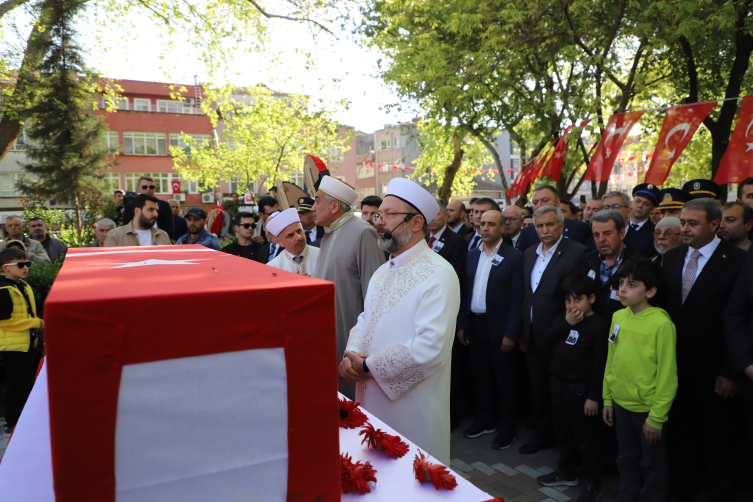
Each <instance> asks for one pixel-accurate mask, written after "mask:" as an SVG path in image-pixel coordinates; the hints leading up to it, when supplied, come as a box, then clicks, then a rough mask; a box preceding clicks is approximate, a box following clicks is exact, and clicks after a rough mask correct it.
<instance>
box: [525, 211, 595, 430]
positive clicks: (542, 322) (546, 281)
mask: <svg viewBox="0 0 753 502" xmlns="http://www.w3.org/2000/svg"><path fill="white" fill-rule="evenodd" d="M565 221H570V220H565ZM528 228H532V227H526V228H525V229H524V230H527V229H528ZM536 249H537V248H536V247H529V248H528V249H526V250H525V252H524V253H523V284H524V287H525V288H524V289H525V297H524V299H523V337H524V340H525V346H526V360H527V362H528V373H529V375H530V377H531V393H532V395H533V417H534V422H535V427H536V433H535V436H534V438H535V439H537V440H539V441H549V440H551V439H553V438H554V432H553V430H552V400H551V397H550V387H549V379H550V378H551V374H550V371H549V357H550V356H549V354H548V351H547V350H546V333H547V331H548V330H549V328H550V327H551V326H552V324H554V321H555V320H556V319H557V317H559V315H560V314H561V313H562V312H563V311H564V310H565V297H564V295H563V293H562V288H561V286H562V281H563V280H564V279H565V278H566V277H567V276H569V275H571V274H574V273H576V272H577V271H578V266H579V263H580V259H581V257H582V256H583V254H585V253H586V252H587V251H588V249H587V248H586V247H585V246H583V245H582V244H580V243H578V242H576V241H574V240H572V239H565V238H564V237H563V238H562V240H560V243H559V245H558V246H557V249H556V250H555V251H554V255H553V256H552V257H551V259H550V260H549V263H548V264H547V267H546V269H545V270H544V273H543V274H542V276H541V280H540V281H539V285H538V287H537V288H536V292H534V291H533V288H532V285H531V274H532V272H533V268H534V265H535V263H536V259H537V258H538V254H536ZM531 308H533V316H534V317H533V318H534V319H535V322H533V323H532V322H531Z"/></svg>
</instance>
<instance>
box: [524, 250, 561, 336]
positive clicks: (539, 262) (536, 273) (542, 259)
mask: <svg viewBox="0 0 753 502" xmlns="http://www.w3.org/2000/svg"><path fill="white" fill-rule="evenodd" d="M563 237H564V235H563V236H560V238H559V239H558V240H557V242H555V243H554V246H552V247H550V248H549V250H548V251H547V252H546V253H544V251H543V249H544V243H543V242H540V243H539V247H537V248H536V254H537V255H538V256H537V257H536V262H535V263H534V264H533V270H532V271H531V291H533V292H534V293H535V292H536V288H538V287H539V283H540V282H541V278H542V277H543V275H544V271H545V270H546V267H547V265H549V262H550V261H551V260H552V256H554V252H555V251H556V250H557V247H558V246H559V245H560V242H562V239H563ZM531 322H533V306H531Z"/></svg>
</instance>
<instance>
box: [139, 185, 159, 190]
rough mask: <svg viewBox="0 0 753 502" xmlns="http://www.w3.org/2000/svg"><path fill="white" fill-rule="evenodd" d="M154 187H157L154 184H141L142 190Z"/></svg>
mask: <svg viewBox="0 0 753 502" xmlns="http://www.w3.org/2000/svg"><path fill="white" fill-rule="evenodd" d="M155 188H157V187H156V186H155V185H141V189H142V190H147V189H148V190H154V189H155Z"/></svg>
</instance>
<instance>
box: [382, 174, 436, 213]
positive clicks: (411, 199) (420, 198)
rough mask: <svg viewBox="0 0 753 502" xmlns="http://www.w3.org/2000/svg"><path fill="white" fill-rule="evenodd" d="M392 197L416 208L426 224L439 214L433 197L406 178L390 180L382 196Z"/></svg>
mask: <svg viewBox="0 0 753 502" xmlns="http://www.w3.org/2000/svg"><path fill="white" fill-rule="evenodd" d="M388 195H392V196H393V197H397V198H398V199H402V200H404V201H405V202H408V203H410V204H412V205H414V206H415V207H416V209H418V211H419V212H420V213H421V216H423V217H424V219H425V220H426V223H429V222H431V221H432V220H434V218H436V217H437V215H438V214H439V204H437V201H435V200H434V197H432V195H431V194H430V193H429V192H428V191H427V190H426V189H425V188H424V187H422V186H421V185H419V184H418V183H416V182H414V181H411V180H409V179H406V178H392V181H390V184H389V185H387V192H385V194H384V196H385V197H386V196H388Z"/></svg>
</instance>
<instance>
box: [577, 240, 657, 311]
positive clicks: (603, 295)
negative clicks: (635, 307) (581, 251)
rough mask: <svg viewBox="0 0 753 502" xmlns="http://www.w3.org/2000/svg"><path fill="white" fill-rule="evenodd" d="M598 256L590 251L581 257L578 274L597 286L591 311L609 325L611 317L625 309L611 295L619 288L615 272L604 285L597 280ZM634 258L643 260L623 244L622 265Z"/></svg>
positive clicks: (599, 267) (597, 253)
mask: <svg viewBox="0 0 753 502" xmlns="http://www.w3.org/2000/svg"><path fill="white" fill-rule="evenodd" d="M599 255H600V253H599V252H598V251H591V252H590V253H586V254H585V255H583V256H582V257H581V260H580V269H579V271H578V272H579V273H581V274H583V275H588V276H589V277H591V278H593V279H594V280H595V281H596V283H597V284H598V285H599V292H598V293H597V294H596V303H594V306H593V310H594V312H595V313H596V314H598V315H599V317H601V318H602V319H603V320H604V321H605V322H607V324H609V323H611V322H612V315H614V313H615V312H617V311H618V310H622V309H624V308H625V307H623V305H622V302H620V300H619V297H618V298H617V299H616V300H615V299H614V297H613V293H612V291H618V290H619V286H620V277H619V276H618V275H617V271H615V273H614V274H613V275H612V277H610V278H609V280H608V281H607V282H606V283H604V284H601V279H600V278H599V271H600V269H601V257H600V256H599ZM634 258H643V255H642V254H641V253H639V252H638V251H636V250H635V249H634V248H633V247H632V246H631V245H630V244H628V243H625V255H624V256H623V257H622V263H625V262H627V261H628V260H631V259H634Z"/></svg>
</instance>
